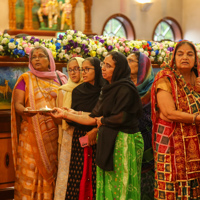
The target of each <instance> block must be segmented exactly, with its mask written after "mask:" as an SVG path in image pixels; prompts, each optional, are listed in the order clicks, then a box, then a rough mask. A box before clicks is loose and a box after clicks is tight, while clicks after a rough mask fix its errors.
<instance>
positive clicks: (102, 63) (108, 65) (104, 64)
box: [100, 62, 112, 69]
mask: <svg viewBox="0 0 200 200" xmlns="http://www.w3.org/2000/svg"><path fill="white" fill-rule="evenodd" d="M100 66H101V68H102V67H103V66H104V67H105V68H106V69H110V68H112V66H111V65H110V64H108V63H104V62H101V63H100Z"/></svg>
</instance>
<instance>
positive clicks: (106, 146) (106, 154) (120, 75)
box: [91, 52, 142, 171]
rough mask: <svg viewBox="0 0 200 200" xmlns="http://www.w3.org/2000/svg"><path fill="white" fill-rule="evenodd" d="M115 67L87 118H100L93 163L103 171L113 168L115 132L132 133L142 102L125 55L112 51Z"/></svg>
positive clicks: (136, 123) (137, 123) (135, 130)
mask: <svg viewBox="0 0 200 200" xmlns="http://www.w3.org/2000/svg"><path fill="white" fill-rule="evenodd" d="M112 56H113V59H114V60H115V69H114V72H113V76H112V81H111V84H107V85H105V86H104V87H103V88H102V91H101V95H100V97H99V101H98V102H97V104H96V106H95V108H94V109H93V111H92V113H91V117H99V116H103V118H102V124H103V125H102V126H101V127H100V128H99V133H98V142H97V154H96V163H97V165H98V166H99V167H100V168H102V169H104V170H106V171H111V170H113V151H114V147H115V140H116V136H117V134H118V132H119V131H123V132H125V133H136V132H138V131H139V129H138V125H139V122H138V118H140V116H141V114H142V103H141V100H140V96H139V94H138V91H137V88H136V87H135V85H134V84H133V82H132V81H131V79H130V68H129V66H128V62H127V60H126V57H125V56H124V55H123V54H121V53H119V52H113V54H112Z"/></svg>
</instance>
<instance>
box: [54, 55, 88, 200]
mask: <svg viewBox="0 0 200 200" xmlns="http://www.w3.org/2000/svg"><path fill="white" fill-rule="evenodd" d="M74 59H76V61H77V63H78V66H79V67H80V69H81V68H82V62H83V61H84V59H83V58H80V57H74ZM68 67H69V64H68V65H67V69H68ZM82 82H83V77H82V73H81V72H80V80H79V82H78V83H74V82H72V80H71V79H70V78H69V79H68V82H67V84H65V85H62V86H61V87H59V89H58V98H57V102H56V103H57V106H58V107H65V108H71V104H72V91H73V89H74V88H75V87H77V86H78V85H80V84H81V83H82ZM58 128H59V138H58V158H59V163H58V175H57V180H56V188H55V197H54V199H55V200H62V199H65V194H66V188H67V182H68V176H69V164H70V157H71V148H72V136H73V132H74V127H73V126H70V125H69V124H68V123H67V122H66V121H65V120H62V125H59V126H58Z"/></svg>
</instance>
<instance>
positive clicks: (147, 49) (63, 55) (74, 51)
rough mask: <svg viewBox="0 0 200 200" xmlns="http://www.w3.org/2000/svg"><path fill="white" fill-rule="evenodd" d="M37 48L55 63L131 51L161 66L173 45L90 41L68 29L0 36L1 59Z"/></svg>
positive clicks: (101, 38)
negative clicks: (51, 33) (51, 35)
mask: <svg viewBox="0 0 200 200" xmlns="http://www.w3.org/2000/svg"><path fill="white" fill-rule="evenodd" d="M36 46H44V47H46V48H48V49H50V50H51V51H52V54H53V57H54V59H55V60H58V61H67V60H69V59H70V58H72V57H75V56H79V57H83V58H86V57H89V56H92V57H95V56H96V57H98V58H99V59H101V60H103V59H104V58H105V56H106V55H107V54H108V52H110V51H119V52H121V53H123V54H124V55H125V56H128V55H129V54H130V53H131V52H134V51H140V52H142V53H144V54H146V55H147V56H148V57H149V58H150V60H151V61H152V62H154V63H158V64H161V63H162V62H163V61H168V60H170V58H171V55H172V52H173V50H174V48H175V46H176V43H175V42H170V41H163V42H154V41H146V40H140V41H138V40H127V39H126V38H118V37H108V36H97V35H96V36H94V37H93V38H91V39H90V38H88V37H87V36H86V35H85V34H83V33H82V32H81V31H76V30H67V31H66V32H65V35H59V37H58V38H52V39H39V38H37V37H33V36H25V37H22V38H18V39H13V38H11V36H10V35H9V34H7V33H6V34H2V33H0V56H10V57H14V58H19V57H28V55H29V53H30V51H31V49H32V48H34V47H36ZM195 46H196V49H197V55H198V57H199V58H200V44H195Z"/></svg>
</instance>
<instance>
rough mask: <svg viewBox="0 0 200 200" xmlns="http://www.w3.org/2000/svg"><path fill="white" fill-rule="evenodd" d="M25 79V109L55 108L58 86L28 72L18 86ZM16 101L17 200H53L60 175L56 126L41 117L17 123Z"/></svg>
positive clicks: (13, 122)
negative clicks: (58, 175) (58, 170)
mask: <svg viewBox="0 0 200 200" xmlns="http://www.w3.org/2000/svg"><path fill="white" fill-rule="evenodd" d="M22 79H23V80H24V81H25V84H26V90H25V107H31V108H32V109H33V110H39V109H40V108H44V107H46V106H47V107H49V108H53V107H55V97H56V93H57V89H58V87H59V84H58V83H56V82H55V81H54V80H51V79H41V78H38V77H36V76H35V75H33V74H32V73H31V72H27V73H24V74H22V75H21V76H20V78H19V79H18V81H17V83H16V85H17V84H18V83H19V82H20V81H21V80H22ZM15 87H16V86H15ZM14 91H15V88H14ZM13 96H14V95H13ZM13 98H14V97H12V104H11V134H12V149H13V158H14V166H15V172H16V181H15V199H23V198H24V199H25V198H26V199H30V198H32V199H53V190H54V184H55V178H56V174H57V139H58V130H57V126H56V125H55V123H54V122H53V120H52V118H51V117H50V116H43V115H39V114H36V115H35V116H33V117H27V119H26V120H25V119H23V120H22V122H21V123H17V118H18V117H19V116H18V115H17V114H16V112H15V106H14V99H13Z"/></svg>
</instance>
